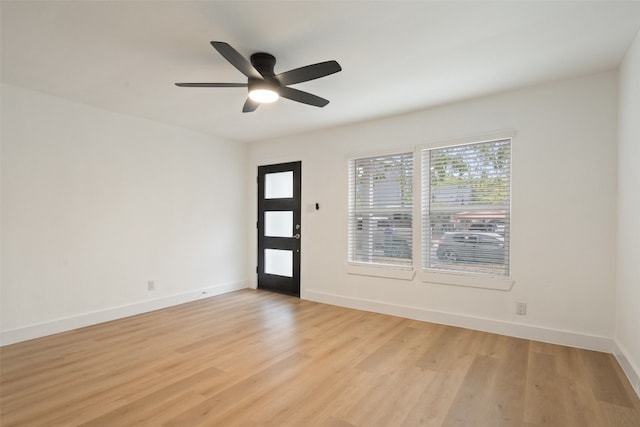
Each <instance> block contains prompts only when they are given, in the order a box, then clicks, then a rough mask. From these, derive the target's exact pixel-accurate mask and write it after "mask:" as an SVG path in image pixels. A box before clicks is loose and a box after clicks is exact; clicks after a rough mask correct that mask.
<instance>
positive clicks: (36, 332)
mask: <svg viewBox="0 0 640 427" xmlns="http://www.w3.org/2000/svg"><path fill="white" fill-rule="evenodd" d="M248 287H249V282H247V281H241V282H231V283H224V284H220V285H216V286H211V287H208V288H202V289H197V290H193V291H189V292H184V293H180V294H175V295H169V296H165V297H160V298H156V299H152V300H146V301H141V302H138V303H133V304H127V305H121V306H117V307H111V308H107V309H104V310H99V311H93V312H90V313H83V314H80V315H77V316H70V317H65V318H62V319H56V320H52V321H49V322H43V323H38V324H35V325H30V326H25V327H22V328H16V329H10V330H8V331H2V332H0V346H4V345H9V344H14V343H17V342H21V341H27V340H30V339H34V338H40V337H44V336H47V335H53V334H57V333H60V332H66V331H70V330H72V329H78V328H82V327H85V326H91V325H95V324H98V323H103V322H108V321H111V320H116V319H121V318H123V317H128V316H134V315H136V314H142V313H147V312H149V311H154V310H159V309H161V308H166V307H171V306H174V305H178V304H184V303H187V302H191V301H195V300H198V299H202V298H208V297H212V296H215V295H221V294H225V293H228V292H233V291H237V290H240V289H245V288H248Z"/></svg>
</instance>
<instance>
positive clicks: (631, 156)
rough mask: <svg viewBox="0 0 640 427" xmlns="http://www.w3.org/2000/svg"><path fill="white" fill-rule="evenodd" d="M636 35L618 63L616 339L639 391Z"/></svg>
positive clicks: (639, 83) (639, 48)
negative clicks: (622, 60) (619, 63)
mask: <svg viewBox="0 0 640 427" xmlns="http://www.w3.org/2000/svg"><path fill="white" fill-rule="evenodd" d="M638 76H640V36H636V39H635V41H634V43H633V44H632V46H631V47H630V48H629V51H628V52H627V55H626V57H625V59H624V62H623V63H622V65H621V67H620V112H619V117H620V122H619V126H620V127H619V147H618V251H617V254H618V277H617V281H618V283H617V299H616V331H615V339H616V344H617V345H618V347H619V350H621V353H623V356H624V357H623V358H620V357H619V360H621V365H622V366H623V368H625V371H626V372H627V375H629V376H630V377H631V378H632V383H634V386H635V389H636V392H637V393H638V395H640V222H639V220H640V167H639V166H638V163H639V162H640V78H639V77H638Z"/></svg>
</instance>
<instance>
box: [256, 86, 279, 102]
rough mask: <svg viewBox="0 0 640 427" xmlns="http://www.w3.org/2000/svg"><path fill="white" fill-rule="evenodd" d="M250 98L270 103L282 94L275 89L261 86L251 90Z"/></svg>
mask: <svg viewBox="0 0 640 427" xmlns="http://www.w3.org/2000/svg"><path fill="white" fill-rule="evenodd" d="M249 98H251V99H252V100H253V101H255V102H259V103H261V104H268V103H271V102H276V101H277V100H278V98H280V95H278V92H276V91H275V90H272V89H264V88H260V89H252V90H251V91H249Z"/></svg>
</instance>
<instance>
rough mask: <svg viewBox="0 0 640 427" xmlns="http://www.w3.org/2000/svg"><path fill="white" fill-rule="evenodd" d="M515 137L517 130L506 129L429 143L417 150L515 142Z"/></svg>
mask: <svg viewBox="0 0 640 427" xmlns="http://www.w3.org/2000/svg"><path fill="white" fill-rule="evenodd" d="M515 136H516V130H515V129H506V130H502V131H496V132H491V133H485V134H480V135H472V136H466V137H459V138H447V139H437V140H433V141H427V142H425V143H423V144H421V145H418V146H417V148H418V150H420V151H422V150H424V149H433V148H445V147H451V146H456V145H466V144H480V143H483V142H489V141H498V140H501V139H511V140H513V139H514V138H515Z"/></svg>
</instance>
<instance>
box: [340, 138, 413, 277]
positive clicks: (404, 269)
mask: <svg viewBox="0 0 640 427" xmlns="http://www.w3.org/2000/svg"><path fill="white" fill-rule="evenodd" d="M407 153H411V155H412V164H413V171H412V175H413V182H412V196H413V202H412V203H413V207H412V218H411V238H412V243H411V254H412V255H411V265H410V266H407V265H404V266H403V265H391V264H378V263H367V262H358V261H352V260H351V252H350V251H351V244H352V243H351V228H350V227H351V212H352V211H351V208H352V200H351V190H350V189H349V185H351V182H352V179H353V178H352V176H351V172H352V170H351V169H352V162H354V161H357V160H359V159H367V158H371V157H383V156H393V155H402V154H407ZM345 160H346V173H347V254H346V255H347V256H346V259H347V261H346V263H345V270H346V272H347V273H348V274H354V275H361V276H373V277H383V278H390V279H399V280H413V278H414V277H415V274H416V270H415V263H416V259H417V258H416V256H417V255H419V254H420V252H419V246H420V242H419V241H416V237H417V236H419V235H418V234H416V225H417V224H418V221H416V215H419V214H420V206H419V204H418V203H419V202H418V200H419V198H418V199H417V197H416V196H417V191H416V188H419V187H416V186H417V185H419V182H420V175H419V174H416V171H419V170H418V168H417V165H416V160H417V156H416V147H415V146H412V147H406V146H405V147H398V148H394V149H387V150H376V151H367V152H358V153H351V154H349V155H347V156H346V159H345Z"/></svg>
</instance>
